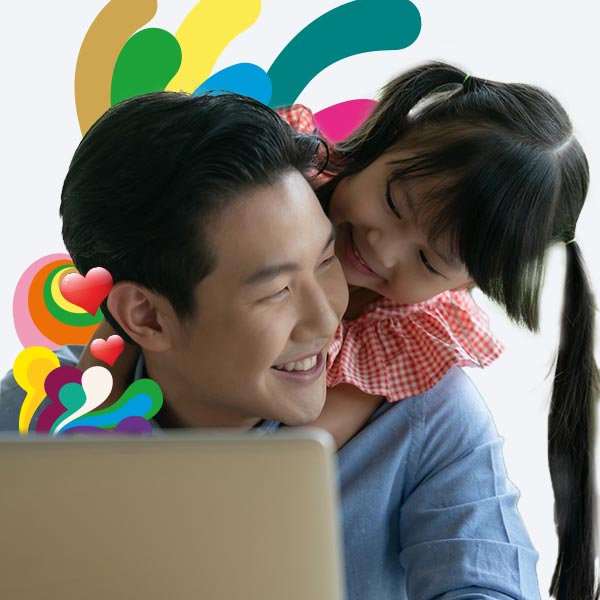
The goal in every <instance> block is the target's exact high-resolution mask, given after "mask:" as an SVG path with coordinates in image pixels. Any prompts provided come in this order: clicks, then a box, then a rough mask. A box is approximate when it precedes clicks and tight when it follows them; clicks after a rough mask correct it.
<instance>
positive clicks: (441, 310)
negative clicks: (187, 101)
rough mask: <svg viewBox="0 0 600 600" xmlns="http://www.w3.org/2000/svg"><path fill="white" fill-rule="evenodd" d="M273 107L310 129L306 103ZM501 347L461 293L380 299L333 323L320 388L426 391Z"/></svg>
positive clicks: (488, 359)
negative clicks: (359, 312) (352, 316)
mask: <svg viewBox="0 0 600 600" xmlns="http://www.w3.org/2000/svg"><path fill="white" fill-rule="evenodd" d="M277 112H278V113H279V114H280V116H281V117H282V118H283V119H284V120H285V121H287V122H288V123H289V124H290V125H291V126H292V127H294V128H295V129H297V130H298V131H301V132H303V133H314V132H315V131H316V126H315V123H314V119H313V115H312V112H311V111H310V110H309V109H308V108H306V107H305V106H302V105H300V104H295V105H293V106H289V107H285V108H280V109H278V110H277ZM502 349H503V348H502V344H501V343H500V341H499V340H498V339H496V338H495V337H494V335H493V334H492V333H491V332H490V330H489V326H488V318H487V316H486V315H485V313H484V312H483V311H482V310H481V309H480V308H479V307H478V306H477V304H475V301H474V300H473V298H472V297H471V294H470V292H468V291H467V290H460V291H446V292H443V293H441V294H439V295H437V296H435V297H434V298H430V299H429V300H425V301H424V302H419V303H417V304H398V303H397V302H394V301H393V300H389V299H387V298H380V299H379V300H376V301H375V302H372V303H371V304H369V305H368V306H367V307H366V308H365V310H364V311H363V313H362V315H361V316H360V317H358V318H357V319H354V320H346V319H343V320H342V322H341V323H340V325H339V327H338V329H337V331H336V333H335V337H334V339H333V340H332V342H331V345H330V346H329V352H328V355H327V386H328V387H333V386H335V385H338V384H339V383H349V384H351V385H353V386H355V387H357V388H358V389H360V390H362V391H363V392H366V393H368V394H373V395H375V396H384V397H385V398H386V399H387V400H388V402H396V401H398V400H402V399H403V398H409V397H411V396H415V395H417V394H421V393H423V392H426V391H427V390H429V389H431V388H432V387H433V386H434V385H435V384H436V383H437V382H438V381H440V379H441V378H442V377H443V376H444V375H445V374H446V373H447V372H448V370H449V369H450V368H451V367H453V366H459V367H487V366H488V365H489V364H490V363H492V362H493V361H494V360H496V358H498V357H499V356H500V354H501V353H502Z"/></svg>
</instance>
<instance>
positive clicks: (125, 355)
mask: <svg viewBox="0 0 600 600" xmlns="http://www.w3.org/2000/svg"><path fill="white" fill-rule="evenodd" d="M116 333H117V332H116V331H115V330H114V328H113V327H112V325H110V323H107V322H106V321H102V322H101V323H100V325H98V328H97V329H96V331H95V332H94V335H93V336H92V337H91V339H90V341H89V342H88V343H87V346H86V347H85V348H84V349H83V354H82V355H81V358H80V359H79V363H77V367H78V368H79V369H80V370H81V371H85V370H86V369H89V368H90V367H96V366H101V367H104V368H106V369H108V370H109V371H110V374H111V375H112V377H113V388H112V391H111V393H110V395H109V397H108V398H107V399H106V400H105V402H104V403H103V404H102V405H101V406H100V408H106V407H107V406H110V405H111V404H113V403H114V402H116V401H117V400H118V399H119V398H120V397H121V395H122V394H123V392H125V390H126V389H127V388H128V387H129V384H130V383H131V382H132V380H133V373H134V371H135V365H136V363H137V360H138V358H139V356H140V351H139V348H138V347H137V346H133V345H131V344H127V343H126V344H125V349H124V350H123V352H122V354H121V355H120V356H119V358H117V361H116V362H115V364H114V366H112V367H111V366H110V365H108V364H106V363H105V362H103V361H101V360H99V359H98V358H96V357H95V356H94V355H93V354H92V353H91V351H90V345H91V343H92V342H93V341H94V340H96V339H98V338H102V339H106V338H107V337H109V336H111V335H115V334H116Z"/></svg>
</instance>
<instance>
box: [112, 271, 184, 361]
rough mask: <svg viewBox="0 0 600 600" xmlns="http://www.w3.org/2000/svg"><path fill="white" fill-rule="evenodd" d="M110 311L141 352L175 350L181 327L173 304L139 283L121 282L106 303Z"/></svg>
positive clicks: (116, 285)
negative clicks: (177, 331) (178, 330)
mask: <svg viewBox="0 0 600 600" xmlns="http://www.w3.org/2000/svg"><path fill="white" fill-rule="evenodd" d="M107 306H108V310H109V311H110V313H111V314H112V316H113V317H114V318H115V320H116V321H117V323H119V325H120V326H121V327H122V328H123V331H125V333H126V334H127V335H128V336H129V337H130V338H131V339H132V340H133V341H134V342H136V343H137V344H139V345H140V347H141V348H145V349H147V350H151V351H153V352H164V351H165V350H168V349H169V348H171V347H172V344H173V336H174V335H175V330H174V327H176V324H177V323H178V320H177V317H176V315H175V311H174V310H173V307H172V305H171V303H170V302H169V301H168V300H167V299H166V298H165V297H164V296H162V295H160V294H157V293H156V292H153V291H151V290H149V289H147V288H145V287H143V286H141V285H139V284H137V283H133V282H131V281H119V282H118V283H116V284H115V285H114V286H113V288H112V290H111V291H110V294H109V296H108V300H107Z"/></svg>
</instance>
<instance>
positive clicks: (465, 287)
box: [450, 279, 477, 292]
mask: <svg viewBox="0 0 600 600" xmlns="http://www.w3.org/2000/svg"><path fill="white" fill-rule="evenodd" d="M474 287H477V284H476V283H475V282H474V281H473V280H472V279H469V281H467V282H466V283H463V284H462V285H459V286H457V287H455V288H452V289H451V290H450V291H452V292H458V291H460V290H472V289H473V288H474Z"/></svg>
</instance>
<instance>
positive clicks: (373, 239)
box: [365, 229, 398, 269]
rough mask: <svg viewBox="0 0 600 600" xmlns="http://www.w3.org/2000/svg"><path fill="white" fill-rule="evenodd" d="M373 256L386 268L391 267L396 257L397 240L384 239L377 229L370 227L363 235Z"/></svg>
mask: <svg viewBox="0 0 600 600" xmlns="http://www.w3.org/2000/svg"><path fill="white" fill-rule="evenodd" d="M365 237H366V239H367V242H368V243H369V246H371V248H372V250H373V252H374V254H375V256H376V257H377V259H378V260H379V262H380V263H381V264H382V265H383V267H385V268H386V269H391V268H392V267H393V266H394V265H395V264H396V262H397V259H398V247H397V246H398V244H397V241H398V240H392V239H390V238H389V236H388V238H387V239H384V237H383V234H382V232H381V231H379V230H378V229H370V230H369V231H368V232H367V235H366V236H365Z"/></svg>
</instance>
